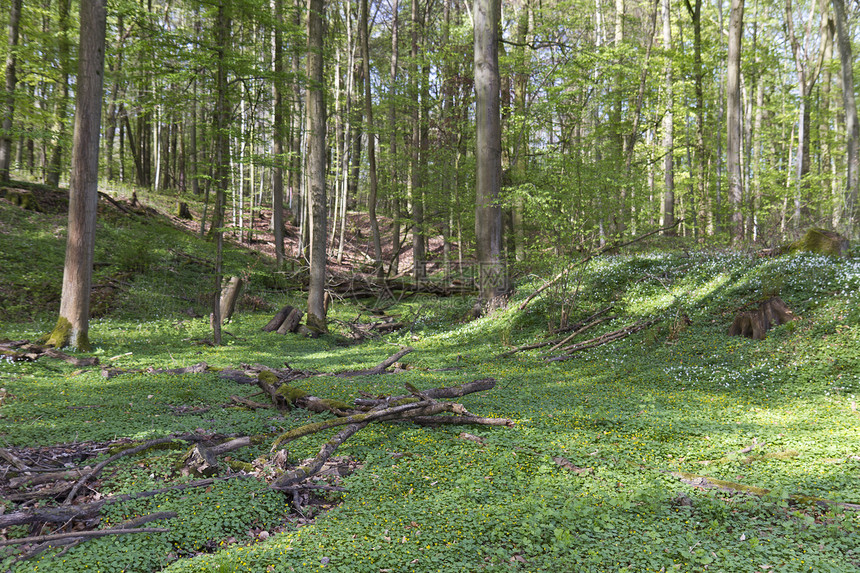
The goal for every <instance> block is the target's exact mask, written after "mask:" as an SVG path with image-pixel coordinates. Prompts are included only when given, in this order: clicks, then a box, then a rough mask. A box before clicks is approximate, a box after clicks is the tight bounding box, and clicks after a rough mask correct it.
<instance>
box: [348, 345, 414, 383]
mask: <svg viewBox="0 0 860 573" xmlns="http://www.w3.org/2000/svg"><path fill="white" fill-rule="evenodd" d="M412 351H413V349H412V348H409V347H406V348H403V349H401V350H400V352H398V353H396V354H394V355H392V356H389V357H388V358H386V359H385V360H383V361H382V362H380V363H379V364H377V365H376V366H374V367H373V368H370V369H369V370H353V371H351V372H338V373H337V374H336V376H339V377H341V378H349V377H351V376H373V375H376V374H382V373H383V372H385V370H386V369H387V368H388V367H389V366H391V365H392V364H394V363H395V362H397V361H398V360H400V359H401V358H403V357H404V356H406V355H407V354H409V353H410V352H412Z"/></svg>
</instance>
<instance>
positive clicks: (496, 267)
mask: <svg viewBox="0 0 860 573" xmlns="http://www.w3.org/2000/svg"><path fill="white" fill-rule="evenodd" d="M474 18H475V98H476V99H475V106H476V107H475V108H476V112H475V121H476V132H475V136H476V150H475V163H476V173H475V185H476V190H475V237H476V242H477V244H476V247H477V254H478V266H479V283H478V288H479V291H480V299H481V301H482V303H483V304H484V305H487V306H488V307H489V308H490V309H491V310H492V309H493V308H494V307H496V306H498V305H500V304H503V303H504V301H503V300H502V297H503V296H504V295H505V293H506V292H507V281H506V280H505V270H504V266H503V265H502V261H501V248H502V210H501V207H500V206H499V192H500V188H501V176H502V140H501V125H500V122H501V116H500V113H499V112H500V110H499V104H500V102H499V81H500V80H499V51H498V44H499V36H498V29H499V20H500V18H501V2H500V0H475V5H474Z"/></svg>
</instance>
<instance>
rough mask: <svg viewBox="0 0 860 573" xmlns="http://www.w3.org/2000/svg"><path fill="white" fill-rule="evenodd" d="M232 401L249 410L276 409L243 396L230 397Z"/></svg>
mask: <svg viewBox="0 0 860 573" xmlns="http://www.w3.org/2000/svg"><path fill="white" fill-rule="evenodd" d="M230 400H232V401H233V402H236V403H237V404H239V405H241V406H245V407H247V408H251V409H252V410H259V409H270V410H271V409H274V408H275V406H273V405H272V404H263V403H262V402H255V401H253V400H249V399H248V398H243V397H242V396H230Z"/></svg>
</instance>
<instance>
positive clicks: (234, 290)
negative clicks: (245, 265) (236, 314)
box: [221, 276, 242, 324]
mask: <svg viewBox="0 0 860 573" xmlns="http://www.w3.org/2000/svg"><path fill="white" fill-rule="evenodd" d="M241 291H242V279H241V278H239V277H237V276H232V277H230V280H229V281H228V282H227V285H226V286H224V288H223V289H221V324H224V323H225V322H227V321H228V320H230V317H232V316H233V311H234V310H236V301H238V300H239V293H240V292H241Z"/></svg>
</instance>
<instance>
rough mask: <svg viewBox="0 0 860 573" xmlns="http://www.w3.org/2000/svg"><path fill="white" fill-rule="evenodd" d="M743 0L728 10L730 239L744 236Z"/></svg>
mask: <svg viewBox="0 0 860 573" xmlns="http://www.w3.org/2000/svg"><path fill="white" fill-rule="evenodd" d="M743 18H744V0H731V9H730V13H729V44H728V48H729V53H728V64H727V73H726V133H727V134H728V139H727V143H726V153H727V158H726V160H727V165H728V176H729V203H730V204H731V209H732V213H731V221H732V228H731V233H732V241H733V242H739V241H741V240H743V238H744V236H743V233H744V218H743V197H744V190H743V173H742V172H741V134H742V133H743V131H742V126H741V39H742V36H743Z"/></svg>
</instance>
